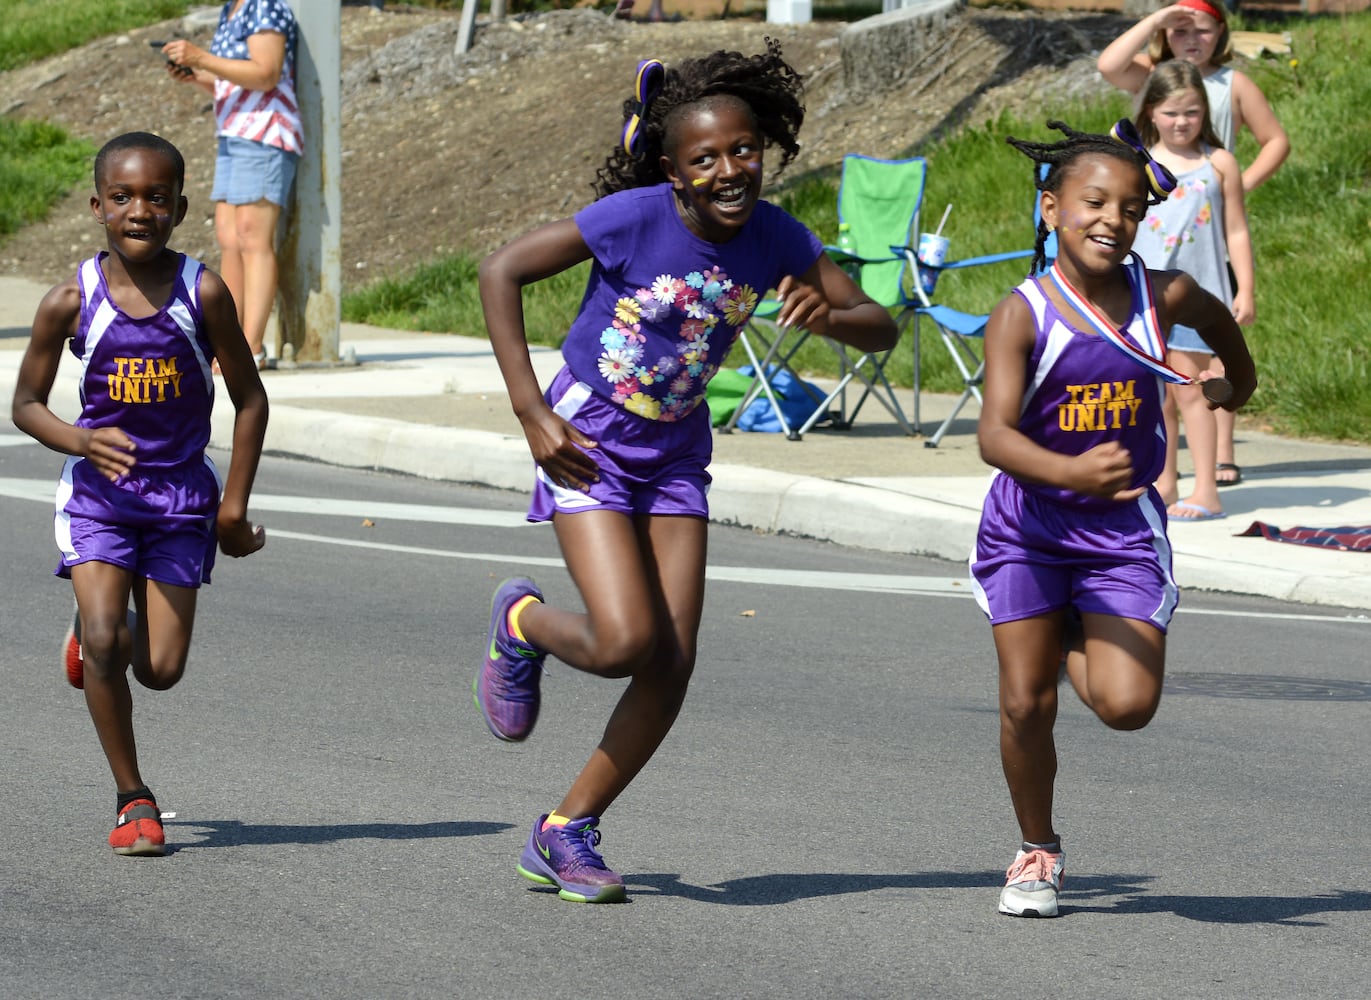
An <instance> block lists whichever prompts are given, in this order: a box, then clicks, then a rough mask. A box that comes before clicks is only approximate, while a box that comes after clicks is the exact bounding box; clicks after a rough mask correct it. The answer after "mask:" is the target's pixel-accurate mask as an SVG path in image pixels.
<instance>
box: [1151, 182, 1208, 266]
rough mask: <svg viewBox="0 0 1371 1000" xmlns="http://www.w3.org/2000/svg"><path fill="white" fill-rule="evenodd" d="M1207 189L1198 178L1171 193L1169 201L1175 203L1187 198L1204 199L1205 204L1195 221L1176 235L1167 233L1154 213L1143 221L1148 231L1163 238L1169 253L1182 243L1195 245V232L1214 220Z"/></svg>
mask: <svg viewBox="0 0 1371 1000" xmlns="http://www.w3.org/2000/svg"><path fill="white" fill-rule="evenodd" d="M1205 187H1206V185H1205V182H1204V179H1203V178H1196V179H1193V180H1188V181H1182V182H1181V183H1180V184H1178V185H1176V190H1174V191H1172V192H1171V197H1170V199H1169V200H1170V201H1173V202H1179V201H1183V200H1184V199H1186V198H1203V199H1204V203H1203V204H1202V205H1200V207H1199V209H1198V211H1196V212H1195V215H1194V219H1193V221H1190V222H1189V224H1187V225H1184V226H1182V228H1181V229H1180V230H1179V231H1177V232H1174V233H1170V232H1167V231H1166V225H1165V223H1164V222H1163V221H1162V220H1161V219H1160V218H1158V217H1157V216H1156V215H1154V214H1152V213H1148V216H1147V218H1146V219H1144V220H1143V225H1145V226H1147V228H1148V229H1150V230H1152V232H1153V233H1155V234H1156V235H1157V236H1158V237H1160V238H1161V241H1162V247H1163V248H1164V249H1166V250H1167V251H1171V250H1174V249H1175V248H1176V247H1178V246H1179V245H1180V244H1182V243H1194V242H1195V230H1196V229H1199V228H1200V227H1201V226H1207V225H1209V223H1210V222H1211V221H1212V220H1213V215H1214V211H1213V208H1212V206H1211V205H1210V203H1209V198H1208V195H1207V193H1206V191H1205Z"/></svg>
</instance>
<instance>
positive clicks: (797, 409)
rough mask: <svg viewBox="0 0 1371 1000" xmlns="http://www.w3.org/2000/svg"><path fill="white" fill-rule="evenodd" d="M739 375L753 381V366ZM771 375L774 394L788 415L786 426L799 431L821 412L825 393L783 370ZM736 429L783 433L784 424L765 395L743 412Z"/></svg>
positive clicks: (748, 366)
mask: <svg viewBox="0 0 1371 1000" xmlns="http://www.w3.org/2000/svg"><path fill="white" fill-rule="evenodd" d="M738 371H739V372H740V373H741V374H744V375H746V376H747V377H748V379H749V380H750V379H751V378H752V375H753V372H754V369H753V367H752V366H751V365H744V366H743V367H741V368H739V369H738ZM770 371H771V378H770V380H769V381H770V382H771V391H772V392H774V393H775V394H776V403H777V405H779V406H780V408H781V412H782V413H784V414H785V419H786V423H788V424H789V425H790V426H791V428H792V429H793V428H796V427H799V426H800V425H801V424H803V423H804V422H805V421H806V420H808V419H809V418H810V415H811V414H813V413H814V411H815V410H817V409H818V408H819V401H820V400H822V399H823V398H824V392H823V391H822V390H821V389H820V388H819V387H818V386H816V385H815V384H814V383H812V382H803V381H801V380H800V379H797V378H795V376H793V375H791V374H790V372H789V371H787V370H785V369H784V368H782V369H781V370H779V371H777V370H776V369H775V368H772V369H771V370H770ZM820 423H822V421H820ZM737 426H738V430H740V431H762V432H765V433H768V434H779V433H781V422H780V420H778V419H777V418H776V411H775V410H773V409H772V408H771V402H770V400H768V399H767V398H766V394H765V393H763V394H762V395H760V396H758V397H757V398H756V399H754V400H753V401H752V402H751V404H749V406H748V408H747V409H746V410H744V411H743V415H742V416H741V417H739V418H738V425H737Z"/></svg>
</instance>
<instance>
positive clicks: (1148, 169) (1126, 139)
mask: <svg viewBox="0 0 1371 1000" xmlns="http://www.w3.org/2000/svg"><path fill="white" fill-rule="evenodd" d="M1109 134H1110V135H1111V136H1112V137H1113V138H1115V139H1117V140H1118V141H1119V142H1121V143H1123V144H1124V145H1125V146H1128V147H1130V148H1131V149H1133V150H1134V151H1135V152H1136V153H1137V154H1138V155H1139V156H1141V157H1142V159H1143V173H1144V174H1146V175H1147V186H1148V187H1149V188H1150V189H1151V191H1150V193H1149V196H1148V199H1147V203H1148V204H1149V205H1157V204H1160V203H1161V202H1164V201H1166V199H1167V197H1168V196H1170V194H1171V192H1172V191H1174V190H1176V175H1175V174H1173V173H1172V172H1171V171H1170V170H1167V169H1166V167H1164V166H1163V165H1162V164H1160V163H1158V162H1157V161H1156V160H1154V159H1152V156H1151V154H1150V153H1148V151H1147V147H1146V146H1144V145H1143V141H1142V136H1140V135H1138V129H1137V127H1136V126H1135V125H1134V124H1133V123H1132V122H1131V121H1129V120H1128V119H1127V118H1120V119H1119V120H1118V121H1117V122H1115V123H1114V127H1113V128H1111V129H1110V130H1109Z"/></svg>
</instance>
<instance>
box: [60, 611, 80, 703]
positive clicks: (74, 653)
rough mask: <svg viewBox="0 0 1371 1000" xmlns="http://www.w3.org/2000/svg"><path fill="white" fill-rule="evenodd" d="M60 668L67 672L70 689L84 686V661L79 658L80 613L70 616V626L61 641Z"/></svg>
mask: <svg viewBox="0 0 1371 1000" xmlns="http://www.w3.org/2000/svg"><path fill="white" fill-rule="evenodd" d="M62 666H63V667H65V668H66V671H67V683H68V684H70V685H71V686H72V687H74V688H77V689H78V690H79V689H80V688H83V687H85V686H86V661H85V660H84V659H82V657H81V612H80V611H77V612H76V613H75V614H73V615H72V616H71V625H69V626H68V627H67V634H66V636H65V638H63V639H62Z"/></svg>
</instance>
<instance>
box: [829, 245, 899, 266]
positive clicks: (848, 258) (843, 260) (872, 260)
mask: <svg viewBox="0 0 1371 1000" xmlns="http://www.w3.org/2000/svg"><path fill="white" fill-rule="evenodd" d="M890 249H891V251H892V255H891V256H889V257H861V256H858V255H857V254H855V253H852V252H851V251H848V250H844V249H843V248H842V247H834V246H829V245H828V244H827V243H825V244H824V253H826V254H828V256H829V257H830V258H831V259H832V260H833V262H834V263H835V264H888V263H890V262H891V261H892V260H899V258H900V254H899V253H898V248H896V247H891V248H890Z"/></svg>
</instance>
